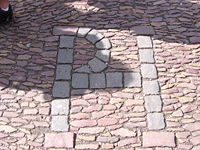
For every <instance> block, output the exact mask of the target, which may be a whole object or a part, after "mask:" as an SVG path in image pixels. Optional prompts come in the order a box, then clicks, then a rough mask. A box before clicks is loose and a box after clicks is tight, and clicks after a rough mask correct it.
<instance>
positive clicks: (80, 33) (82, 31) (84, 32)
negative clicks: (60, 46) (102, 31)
mask: <svg viewBox="0 0 200 150" xmlns="http://www.w3.org/2000/svg"><path fill="white" fill-rule="evenodd" d="M90 30H91V28H86V27H80V28H79V30H78V34H77V36H78V37H85V36H86V35H87V34H88V32H90Z"/></svg>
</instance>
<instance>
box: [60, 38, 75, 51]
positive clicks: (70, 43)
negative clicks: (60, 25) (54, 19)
mask: <svg viewBox="0 0 200 150" xmlns="http://www.w3.org/2000/svg"><path fill="white" fill-rule="evenodd" d="M74 39H75V37H74V36H60V47H61V48H74Z"/></svg>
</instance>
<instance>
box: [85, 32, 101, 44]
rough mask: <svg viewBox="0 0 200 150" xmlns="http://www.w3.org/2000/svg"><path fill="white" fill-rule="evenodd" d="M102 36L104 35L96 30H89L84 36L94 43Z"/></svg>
mask: <svg viewBox="0 0 200 150" xmlns="http://www.w3.org/2000/svg"><path fill="white" fill-rule="evenodd" d="M103 38H104V36H103V35H102V34H101V33H99V32H98V31H97V30H91V31H90V32H89V33H88V34H87V36H86V39H87V40H88V41H90V42H91V43H93V44H95V43H96V42H97V41H99V40H101V39H103Z"/></svg>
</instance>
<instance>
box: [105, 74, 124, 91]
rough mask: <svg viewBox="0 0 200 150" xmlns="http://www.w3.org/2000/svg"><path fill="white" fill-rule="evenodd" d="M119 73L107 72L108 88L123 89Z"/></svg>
mask: <svg viewBox="0 0 200 150" xmlns="http://www.w3.org/2000/svg"><path fill="white" fill-rule="evenodd" d="M122 78H123V76H122V73H121V72H109V73H106V81H107V87H108V88H120V87H123V83H122V82H123V81H122Z"/></svg>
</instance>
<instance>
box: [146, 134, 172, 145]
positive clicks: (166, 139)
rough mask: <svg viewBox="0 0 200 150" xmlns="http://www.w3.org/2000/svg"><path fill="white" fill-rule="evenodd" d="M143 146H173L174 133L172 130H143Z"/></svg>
mask: <svg viewBox="0 0 200 150" xmlns="http://www.w3.org/2000/svg"><path fill="white" fill-rule="evenodd" d="M143 146H144V147H156V146H165V147H175V146H176V144H175V135H174V133H173V132H151V131H150V132H144V133H143Z"/></svg>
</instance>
